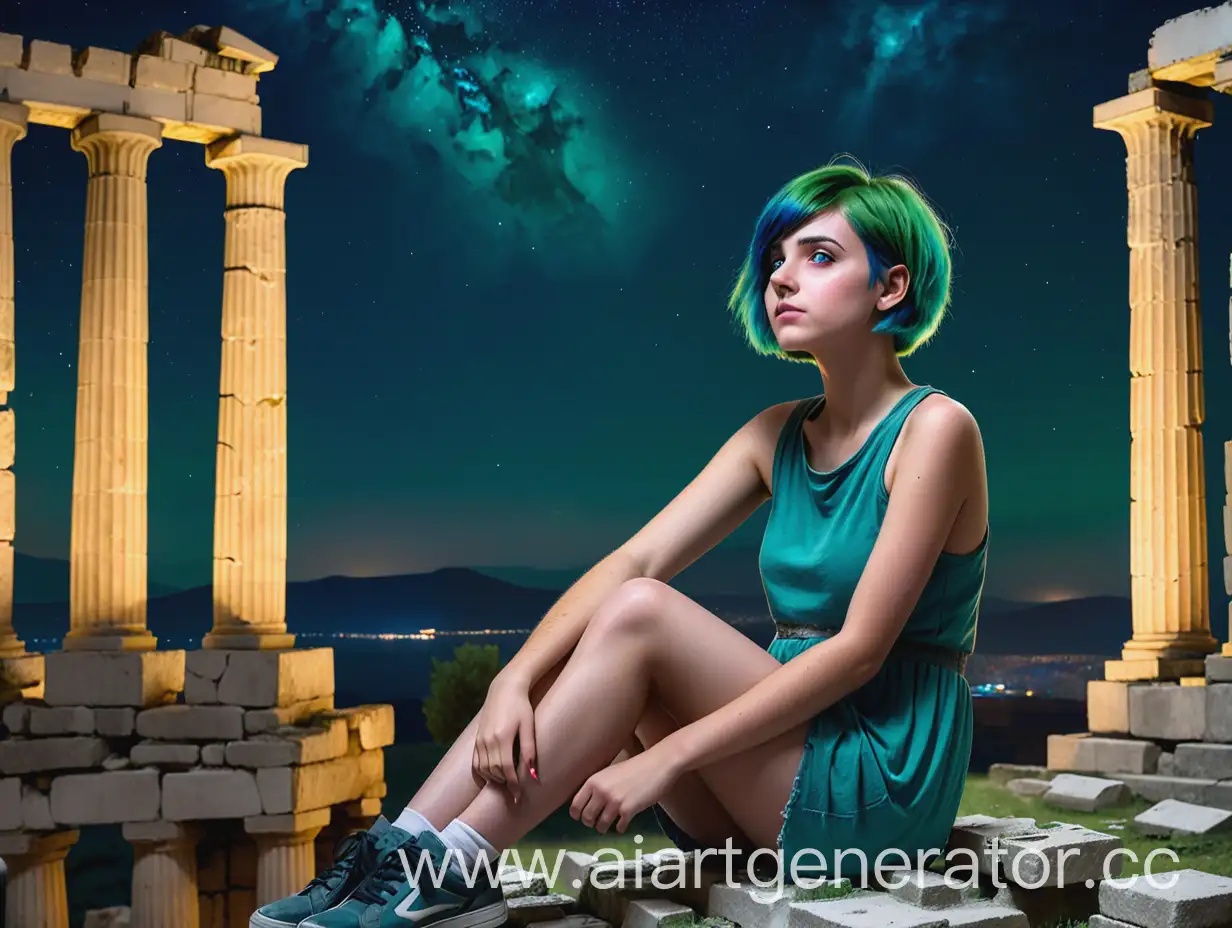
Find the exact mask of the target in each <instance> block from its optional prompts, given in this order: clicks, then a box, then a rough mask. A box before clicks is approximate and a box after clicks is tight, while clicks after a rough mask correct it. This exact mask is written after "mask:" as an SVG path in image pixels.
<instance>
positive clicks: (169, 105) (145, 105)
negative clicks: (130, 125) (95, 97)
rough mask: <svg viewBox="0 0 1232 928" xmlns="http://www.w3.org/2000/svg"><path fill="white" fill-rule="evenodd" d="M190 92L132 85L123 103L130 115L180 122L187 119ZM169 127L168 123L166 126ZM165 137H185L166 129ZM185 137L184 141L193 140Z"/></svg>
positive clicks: (168, 122)
mask: <svg viewBox="0 0 1232 928" xmlns="http://www.w3.org/2000/svg"><path fill="white" fill-rule="evenodd" d="M190 96H191V94H188V93H176V92H175V91H174V90H155V89H153V88H151V87H133V88H132V89H131V90H129V91H128V100H127V102H126V103H125V108H126V111H127V112H128V114H129V115H130V116H141V117H144V118H145V119H157V120H159V121H160V122H163V123H164V124H176V123H179V124H182V123H184V122H186V121H187V120H188V98H189V97H190ZM167 128H168V129H170V125H168V126H167ZM165 137H166V138H177V137H180V138H185V137H184V136H179V135H173V134H171V132H170V131H168V133H167V135H166V136H165ZM194 139H195V136H194V137H192V138H185V140H186V141H191V140H194Z"/></svg>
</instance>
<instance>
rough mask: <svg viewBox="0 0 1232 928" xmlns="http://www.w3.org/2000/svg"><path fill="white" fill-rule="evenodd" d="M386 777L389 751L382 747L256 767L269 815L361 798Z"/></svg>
mask: <svg viewBox="0 0 1232 928" xmlns="http://www.w3.org/2000/svg"><path fill="white" fill-rule="evenodd" d="M384 777H385V755H384V752H382V751H379V750H378V751H365V752H364V753H363V754H359V755H347V756H346V757H339V758H337V759H335V760H327V761H324V762H322V763H319V764H305V765H304V766H302V767H262V768H260V769H259V770H257V771H256V782H257V786H258V787H259V789H260V794H261V811H263V812H264V813H265V814H266V815H282V814H284V813H287V812H302V811H308V810H310V809H323V808H325V807H326V806H333V805H338V804H340V803H343V802H349V801H351V800H353V799H360V798H362V797H363V794H364V790H365V789H366V788H367V787H369V786H372V785H373V784H375V783H377V782H378V781H381V780H383V779H384ZM250 814H256V813H250Z"/></svg>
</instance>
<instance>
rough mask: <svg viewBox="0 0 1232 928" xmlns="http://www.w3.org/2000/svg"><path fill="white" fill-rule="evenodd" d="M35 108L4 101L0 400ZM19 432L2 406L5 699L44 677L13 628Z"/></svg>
mask: <svg viewBox="0 0 1232 928" xmlns="http://www.w3.org/2000/svg"><path fill="white" fill-rule="evenodd" d="M29 114H30V111H29V110H28V109H27V108H26V107H24V106H22V105H21V104H20V103H5V102H0V403H7V402H8V395H9V392H10V391H12V389H13V386H14V383H13V380H14V375H15V373H16V365H15V363H14V352H13V348H14V344H13V335H14V331H13V325H14V303H13V291H14V282H15V280H16V270H15V267H14V263H13V168H12V159H13V146H14V145H15V144H16V143H17V142H18V141H20V140H21V139H23V138H25V137H26V126H27V124H28V121H29ZM15 437H16V430H15V421H14V413H13V410H11V409H4V410H0V702H3V701H4V700H5V699H6V698H8V697H11V696H18V695H21V694H22V693H23V691H25V695H34V694H33V693H32V692H30V689H29V688H30V687H37V686H38V685H39V684H40V683H41V682H42V679H43V658H42V655H40V654H30V653H28V652H27V651H26V646H25V643H24V642H22V640H21V639H20V638H18V637H17V634H16V632H14V630H13V535H14V528H15V519H14V510H15V506H16V502H17V500H16V484H15V479H14V474H13V469H12V468H13V457H14V452H15V448H14V444H15Z"/></svg>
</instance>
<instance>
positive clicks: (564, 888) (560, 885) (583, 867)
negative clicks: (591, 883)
mask: <svg viewBox="0 0 1232 928" xmlns="http://www.w3.org/2000/svg"><path fill="white" fill-rule="evenodd" d="M596 862H597V858H596V857H595V856H594V855H593V854H584V853H582V852H581V851H565V852H564V854H562V855H561V858H560V868H559V869H558V870H557V873H556V890H557V891H558V892H563V893H568V894H569V895H572V896H576V895H578V894H579V893H580V891H581V889H582V887H583V886H584V885H586V881H587V879H588V875H589V873H590V868H591V867H593V866H594V865H595V863H596Z"/></svg>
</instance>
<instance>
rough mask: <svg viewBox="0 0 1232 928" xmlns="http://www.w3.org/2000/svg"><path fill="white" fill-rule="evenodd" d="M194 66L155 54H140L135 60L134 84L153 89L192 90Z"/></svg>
mask: <svg viewBox="0 0 1232 928" xmlns="http://www.w3.org/2000/svg"><path fill="white" fill-rule="evenodd" d="M192 72H193V66H192V65H191V64H189V63H188V62H186V61H168V60H167V59H166V58H157V57H155V56H153V55H138V56H137V59H136V60H135V61H134V62H133V86H134V87H149V88H151V89H153V90H172V91H186V90H192V84H193V77H192Z"/></svg>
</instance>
